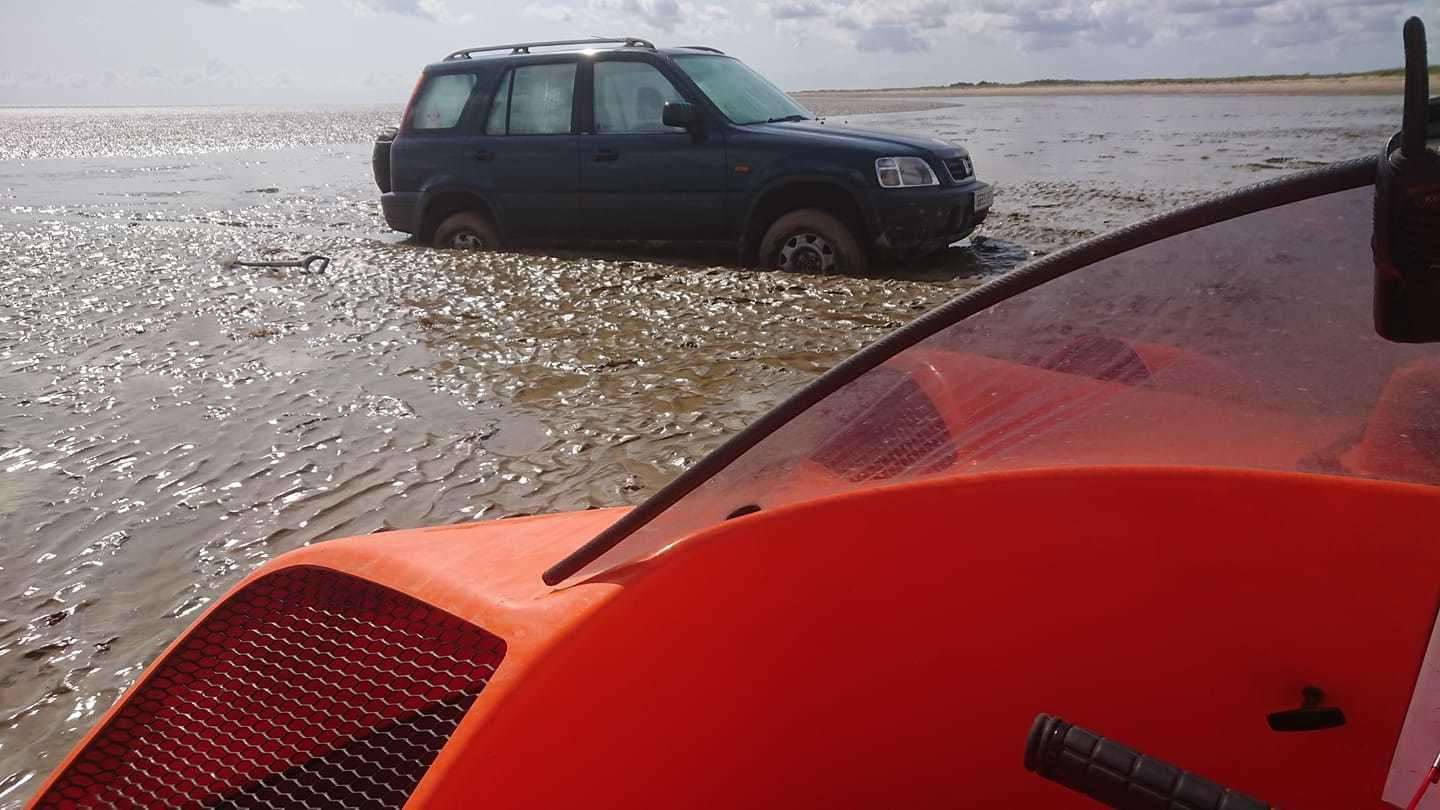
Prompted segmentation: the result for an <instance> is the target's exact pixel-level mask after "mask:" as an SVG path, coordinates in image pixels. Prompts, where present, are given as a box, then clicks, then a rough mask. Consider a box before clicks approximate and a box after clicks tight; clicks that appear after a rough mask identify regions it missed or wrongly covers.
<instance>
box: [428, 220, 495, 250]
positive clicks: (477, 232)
mask: <svg viewBox="0 0 1440 810" xmlns="http://www.w3.org/2000/svg"><path fill="white" fill-rule="evenodd" d="M431 244H433V245H434V246H435V247H437V248H448V249H450V250H495V249H497V248H499V247H500V237H499V235H498V234H497V233H496V232H495V226H494V225H491V224H490V220H488V219H486V218H485V217H484V216H483V215H482V214H480V213H478V212H476V211H461V212H460V213H458V214H451V215H450V216H448V217H446V218H445V221H444V222H441V223H440V227H438V228H436V229H435V238H434V239H432V240H431Z"/></svg>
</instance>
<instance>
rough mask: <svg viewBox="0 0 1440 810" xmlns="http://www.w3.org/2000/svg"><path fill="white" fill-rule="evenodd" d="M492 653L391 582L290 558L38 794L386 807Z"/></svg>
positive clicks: (99, 801)
mask: <svg viewBox="0 0 1440 810" xmlns="http://www.w3.org/2000/svg"><path fill="white" fill-rule="evenodd" d="M504 655H505V642H504V641H502V640H500V639H499V638H497V637H496V636H493V635H491V634H490V633H487V632H485V631H484V630H482V629H480V628H479V627H476V626H475V625H472V624H470V623H468V622H466V621H464V620H462V619H460V618H457V617H455V616H452V615H451V614H449V613H446V612H444V611H442V610H439V609H438V608H435V607H432V606H431V605H427V604H425V603H424V602H421V601H419V600H417V599H414V598H412V597H410V596H407V595H405V594H402V593H400V592H398V591H393V590H391V589H389V588H385V587H382V586H380V585H377V584H375V583H372V582H368V581H366V580H363V579H359V578H357V577H353V576H350V575H348V574H342V573H339V572H336V571H331V570H329V569H324V568H316V567H310V566H299V567H294V568H286V569H283V570H281V571H277V572H276V573H273V574H269V575H267V576H264V577H261V578H260V579H257V580H255V581H254V582H252V583H250V584H249V585H247V586H245V587H244V588H243V589H241V590H240V591H239V592H237V593H235V594H234V595H232V596H230V597H228V598H227V599H226V600H225V601H224V602H223V603H221V605H220V606H219V607H218V608H216V609H215V610H214V611H213V612H212V613H210V614H209V615H208V616H206V617H205V618H204V619H203V620H202V621H201V622H200V624H199V625H197V626H196V627H195V628H194V629H193V630H192V631H191V632H190V634H189V635H188V636H186V637H185V640H184V641H182V642H181V643H180V644H179V645H178V646H176V647H175V649H173V650H172V651H171V652H170V654H169V655H167V656H166V657H165V658H164V659H163V660H161V661H160V662H158V663H157V664H156V665H155V666H154V667H153V668H152V670H151V671H150V672H148V673H147V674H146V675H145V677H144V680H143V681H142V682H141V684H140V686H139V687H138V688H137V689H136V690H134V691H133V692H132V693H130V694H129V695H128V696H127V697H126V699H125V702H124V703H123V704H122V705H121V707H120V708H119V710H118V711H116V712H115V714H114V715H112V716H111V717H110V719H109V721H108V722H107V723H106V724H105V726H104V727H103V728H101V729H100V730H99V731H98V733H96V734H95V736H94V737H92V738H91V739H90V740H89V741H88V742H87V743H86V745H85V747H84V748H83V749H82V750H81V751H80V752H79V753H78V754H77V755H76V757H75V758H74V760H73V761H72V762H71V763H70V764H69V765H68V767H66V768H65V770H64V771H63V772H62V773H61V774H60V775H59V776H58V778H57V779H56V781H55V783H54V784H53V785H51V787H50V789H49V790H48V791H46V793H45V794H44V795H43V796H42V797H41V798H40V800H39V802H38V803H37V806H38V807H44V808H50V807H268V808H292V807H313V808H322V807H357V808H359V807H363V808H398V807H401V806H403V805H404V804H405V802H406V801H408V800H409V798H410V794H411V792H412V791H413V790H414V789H415V787H416V785H417V784H418V783H419V782H420V778H421V777H422V776H424V774H425V771H426V770H427V769H428V768H429V767H430V764H431V763H432V762H433V761H434V759H435V756H436V755H437V754H438V753H439V752H440V749H441V748H442V747H444V745H445V743H446V742H448V741H449V739H450V735H451V733H452V732H454V730H455V727H456V725H458V724H459V722H460V719H461V718H462V717H463V716H464V715H465V713H466V712H467V711H468V710H469V708H470V705H471V704H472V703H474V702H475V698H476V696H477V695H478V694H479V693H480V690H481V689H483V688H484V687H485V685H486V683H487V682H488V681H489V679H490V677H491V675H493V674H494V672H495V668H496V667H497V666H499V664H500V660H501V659H502V658H503V657H504Z"/></svg>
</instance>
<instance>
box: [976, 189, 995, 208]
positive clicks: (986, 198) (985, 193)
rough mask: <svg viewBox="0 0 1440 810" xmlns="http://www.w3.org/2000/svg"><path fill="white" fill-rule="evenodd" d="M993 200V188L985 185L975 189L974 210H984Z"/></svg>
mask: <svg viewBox="0 0 1440 810" xmlns="http://www.w3.org/2000/svg"><path fill="white" fill-rule="evenodd" d="M994 201H995V190H994V189H992V188H990V187H989V186H986V187H985V188H982V189H977V190H976V191H975V210H976V211H984V210H985V209H987V208H989V207H990V203H992V202H994Z"/></svg>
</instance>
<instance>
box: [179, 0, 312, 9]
mask: <svg viewBox="0 0 1440 810" xmlns="http://www.w3.org/2000/svg"><path fill="white" fill-rule="evenodd" d="M199 2H201V3H204V4H205V5H207V6H219V7H221V8H233V9H236V10H237V11H296V10H298V9H299V8H300V3H299V0H199Z"/></svg>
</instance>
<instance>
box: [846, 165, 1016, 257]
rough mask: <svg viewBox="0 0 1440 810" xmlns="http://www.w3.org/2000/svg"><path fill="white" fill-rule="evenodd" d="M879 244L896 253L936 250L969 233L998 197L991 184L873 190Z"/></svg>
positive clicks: (875, 225)
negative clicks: (995, 196) (995, 197)
mask: <svg viewBox="0 0 1440 810" xmlns="http://www.w3.org/2000/svg"><path fill="white" fill-rule="evenodd" d="M873 200H874V206H875V211H874V222H873V223H872V225H873V231H872V232H873V233H874V234H875V235H876V236H875V240H874V242H875V246H876V247H878V248H880V249H882V250H886V251H890V252H895V253H911V252H921V251H928V250H936V249H939V248H942V247H944V246H945V245H948V244H950V243H951V242H958V241H960V240H961V239H964V238H965V237H967V236H969V235H970V234H971V232H973V231H974V230H975V227H976V226H977V225H979V224H980V223H981V222H984V221H985V217H986V216H988V215H989V213H990V204H991V202H992V201H993V200H994V190H993V189H992V187H991V186H990V184H989V183H982V182H980V181H979V180H971V181H969V182H967V183H964V184H961V185H958V186H939V187H933V186H932V187H929V188H912V189H878V190H876V191H875V192H874V193H873Z"/></svg>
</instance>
